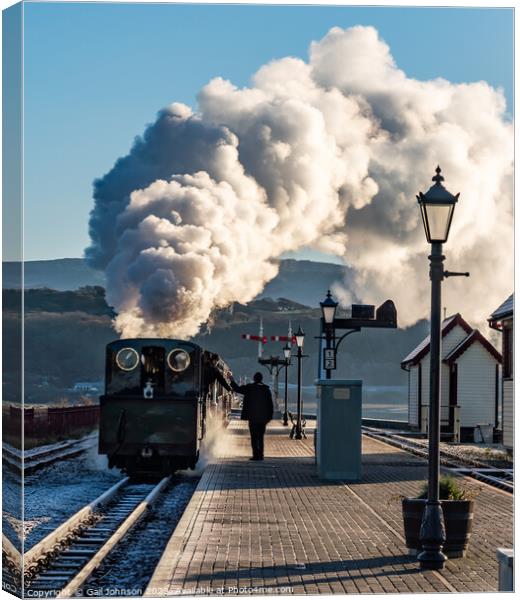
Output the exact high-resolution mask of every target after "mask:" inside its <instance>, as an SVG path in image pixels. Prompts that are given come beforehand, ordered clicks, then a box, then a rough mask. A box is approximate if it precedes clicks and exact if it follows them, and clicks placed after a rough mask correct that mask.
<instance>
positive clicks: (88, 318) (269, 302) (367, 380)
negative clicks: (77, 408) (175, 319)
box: [2, 286, 428, 404]
mask: <svg viewBox="0 0 520 600" xmlns="http://www.w3.org/2000/svg"><path fill="white" fill-rule="evenodd" d="M3 299H4V312H3V315H2V320H3V334H4V335H3V343H4V351H3V357H4V358H3V360H4V381H3V399H4V401H5V402H19V401H20V384H19V382H20V360H19V357H20V355H21V352H22V347H21V339H20V327H21V315H20V312H19V306H20V291H16V290H4V291H3ZM25 309H26V313H25V320H24V325H25V328H24V333H25V346H24V349H25V355H24V356H25V394H26V396H25V399H26V401H27V402H29V403H36V404H38V403H44V404H45V403H53V402H57V401H58V400H60V399H63V398H66V397H68V396H70V393H69V391H67V390H68V388H70V387H71V386H73V385H74V383H76V382H78V381H95V382H97V381H101V380H102V379H103V376H104V375H103V373H104V359H105V345H106V344H107V343H108V342H109V341H111V340H113V339H116V338H117V337H118V335H117V333H116V332H115V331H114V329H113V324H112V318H113V312H112V309H111V308H110V307H109V306H107V304H106V301H105V298H104V290H103V289H102V288H101V287H96V286H85V287H83V288H82V289H79V290H76V291H55V290H50V289H34V290H29V291H28V292H27V294H26V296H25ZM260 318H262V319H263V325H264V333H265V335H266V336H267V337H268V339H269V341H268V343H267V344H266V346H265V350H264V356H270V355H272V354H274V355H281V353H282V345H283V344H282V343H280V342H273V341H271V339H270V336H271V335H285V334H286V332H287V326H288V322H289V320H291V322H292V326H293V328H294V329H295V328H297V327H298V325H300V324H301V326H302V328H303V330H304V331H305V334H306V337H305V348H304V349H305V354H306V355H307V357H306V359H305V368H304V371H303V382H304V384H305V385H312V384H313V382H314V379H315V377H316V374H317V364H318V343H317V340H316V339H315V336H317V335H318V333H319V323H320V309H319V307H317V306H316V303H315V306H314V307H312V308H309V307H307V306H304V305H303V304H302V303H299V302H295V301H294V300H291V299H288V298H286V297H285V298H278V299H276V300H274V299H272V298H260V299H257V300H255V301H253V302H250V303H249V304H247V305H242V304H239V303H235V304H233V306H232V307H230V309H227V310H220V311H216V312H215V314H214V315H213V316H212V319H211V322H210V323H208V324H206V325H205V326H204V327H203V328H202V330H201V332H200V334H199V335H197V336H196V337H195V339H194V341H195V342H198V343H199V344H201V345H202V346H203V347H205V348H208V349H209V350H211V351H213V352H218V353H219V354H221V355H222V356H223V357H224V359H225V360H226V361H227V362H228V363H229V364H230V366H231V368H232V369H233V372H234V373H235V374H236V375H237V377H238V376H243V375H249V376H250V375H251V373H253V372H254V371H255V370H258V363H257V356H256V354H257V344H256V343H254V342H251V341H248V340H244V339H242V338H241V334H243V333H253V334H256V333H257V332H258V326H259V322H260ZM427 330H428V327H427V323H426V321H419V322H418V323H417V324H415V325H414V326H413V327H409V328H406V329H382V330H378V329H367V330H363V331H362V332H361V333H357V334H356V335H353V336H352V337H349V338H347V340H346V341H345V342H344V343H343V344H342V346H341V350H340V352H339V357H338V370H337V371H336V372H335V377H337V378H345V379H358V378H359V379H363V380H364V385H366V386H404V385H406V373H405V372H404V371H402V370H401V368H400V361H401V360H402V359H403V357H404V356H406V355H407V354H408V353H409V352H410V351H411V350H412V349H413V348H415V346H416V345H417V344H418V343H419V341H420V340H421V339H423V338H424V337H425V335H427V332H428V331H427ZM289 382H290V383H293V384H294V383H295V382H296V369H294V368H291V369H290V373H289ZM403 389H404V388H403ZM404 400H405V397H404V391H403V401H404Z"/></svg>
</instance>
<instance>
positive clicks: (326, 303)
mask: <svg viewBox="0 0 520 600" xmlns="http://www.w3.org/2000/svg"><path fill="white" fill-rule="evenodd" d="M320 306H321V314H322V319H323V324H324V327H325V340H326V342H325V343H326V346H325V347H326V348H327V350H329V349H330V348H332V347H333V340H334V337H335V332H334V318H335V316H336V309H337V308H338V303H337V302H335V301H334V300H333V299H332V296H331V295H330V290H328V291H327V297H326V298H325V300H323V302H320ZM325 377H326V378H327V379H330V378H331V370H330V369H327V368H326V369H325Z"/></svg>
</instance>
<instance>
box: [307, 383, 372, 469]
mask: <svg viewBox="0 0 520 600" xmlns="http://www.w3.org/2000/svg"><path fill="white" fill-rule="evenodd" d="M316 385H317V387H318V411H317V424H316V425H317V433H316V462H317V465H318V475H319V476H320V478H322V479H329V480H343V481H359V480H360V479H361V397H362V396H361V393H362V381H361V380H359V379H318V381H316Z"/></svg>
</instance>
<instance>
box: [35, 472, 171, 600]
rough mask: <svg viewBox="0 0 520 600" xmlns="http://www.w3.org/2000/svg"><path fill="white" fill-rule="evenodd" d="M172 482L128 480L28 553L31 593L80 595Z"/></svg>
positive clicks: (123, 481) (168, 479) (74, 516)
mask: <svg viewBox="0 0 520 600" xmlns="http://www.w3.org/2000/svg"><path fill="white" fill-rule="evenodd" d="M170 481H171V477H165V478H164V479H162V480H161V481H160V482H159V483H158V484H151V483H133V482H131V481H130V480H129V478H125V479H122V480H121V481H119V482H118V483H117V484H116V485H114V486H112V487H111V488H110V489H109V490H107V491H106V492H105V493H104V494H102V495H101V496H100V497H99V498H97V499H96V500H94V501H93V502H92V503H90V504H89V505H87V506H85V507H84V508H82V509H81V510H80V511H78V513H76V514H75V515H73V516H72V517H71V518H70V519H68V521H66V522H65V523H63V524H62V525H61V526H60V527H58V528H57V529H56V530H55V531H53V532H52V533H50V534H49V535H48V536H47V537H46V538H45V539H43V540H42V541H41V542H39V543H38V544H36V545H35V546H34V547H33V548H31V549H30V550H29V551H28V552H26V553H25V564H24V580H25V587H26V590H27V594H28V595H33V596H35V597H36V596H38V597H41V596H43V595H49V596H52V597H58V598H69V597H71V596H74V595H76V594H77V593H78V591H80V590H81V588H82V586H83V585H84V584H85V582H86V581H87V579H88V578H89V577H90V576H91V575H92V574H93V573H94V572H95V571H96V570H97V569H98V568H99V567H100V565H101V564H102V563H103V561H104V560H105V558H106V557H107V556H108V555H109V554H110V552H111V551H112V550H113V549H114V548H115V547H116V546H117V544H118V543H119V542H120V541H121V540H122V539H123V538H124V537H125V535H126V534H127V533H128V532H129V531H130V530H131V529H132V528H133V527H134V526H135V525H136V524H137V523H138V522H139V521H140V520H141V519H142V518H143V517H144V516H145V515H146V514H147V512H148V510H149V509H150V507H151V506H152V505H153V503H154V502H155V501H156V500H157V498H158V497H159V496H160V494H161V492H162V491H163V490H164V489H165V488H166V487H167V486H168V484H169V483H170ZM80 593H81V592H80Z"/></svg>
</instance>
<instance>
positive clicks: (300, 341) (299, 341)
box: [295, 333, 305, 348]
mask: <svg viewBox="0 0 520 600" xmlns="http://www.w3.org/2000/svg"><path fill="white" fill-rule="evenodd" d="M295 337H296V345H297V346H298V348H303V339H304V338H305V334H304V333H302V334H300V335H298V334H296V336H295Z"/></svg>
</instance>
